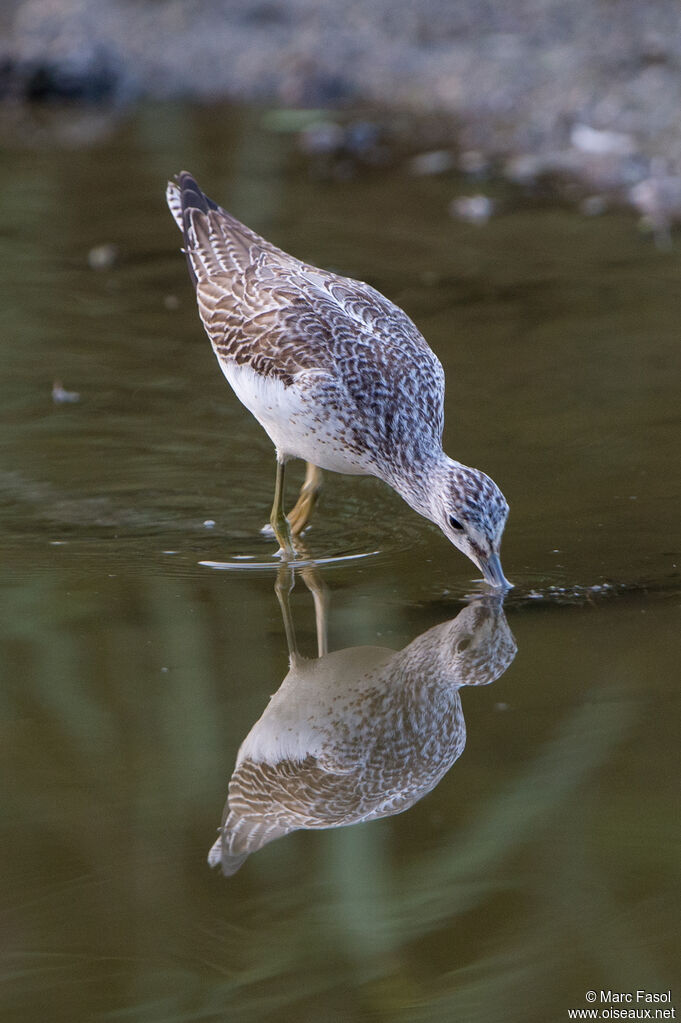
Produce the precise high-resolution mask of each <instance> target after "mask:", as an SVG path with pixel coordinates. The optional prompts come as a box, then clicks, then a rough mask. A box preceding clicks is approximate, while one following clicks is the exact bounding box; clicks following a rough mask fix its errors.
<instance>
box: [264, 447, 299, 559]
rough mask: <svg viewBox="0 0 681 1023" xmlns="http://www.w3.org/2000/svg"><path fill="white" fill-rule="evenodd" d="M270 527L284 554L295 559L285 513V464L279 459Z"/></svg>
mask: <svg viewBox="0 0 681 1023" xmlns="http://www.w3.org/2000/svg"><path fill="white" fill-rule="evenodd" d="M270 525H271V527H272V529H273V531H274V535H275V537H276V539H277V542H278V543H279V546H280V548H281V550H282V551H283V552H284V554H286V556H287V557H289V558H293V557H295V553H296V552H295V548H294V546H293V540H292V539H291V529H290V527H289V524H288V519H287V518H286V513H285V512H284V463H283V462H280V461H279V459H277V479H276V482H275V485H274V504H273V505H272V514H271V515H270Z"/></svg>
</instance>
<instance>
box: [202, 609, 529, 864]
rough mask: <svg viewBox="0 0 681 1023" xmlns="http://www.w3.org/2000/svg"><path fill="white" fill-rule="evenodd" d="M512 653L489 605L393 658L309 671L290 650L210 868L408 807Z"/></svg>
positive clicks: (348, 652)
mask: <svg viewBox="0 0 681 1023" xmlns="http://www.w3.org/2000/svg"><path fill="white" fill-rule="evenodd" d="M290 635H291V636H292V632H291V634H290ZM515 652H516V645H515V641H514V639H513V636H512V635H511V632H510V630H509V628H508V624H507V622H506V618H505V616H504V613H503V610H502V602H501V599H500V598H494V597H487V598H485V599H480V600H476V601H474V602H473V603H471V604H469V605H468V606H467V607H465V608H464V609H463V610H462V611H461V612H460V614H458V615H457V617H456V618H455V619H453V621H449V622H444V623H443V624H441V625H437V626H435V627H434V628H432V629H429V630H428V632H425V633H423V635H421V636H419V637H418V638H417V639H415V640H414V641H413V642H412V643H410V644H409V646H407V647H405V648H404V650H400V651H398V652H395V651H393V650H389V649H387V648H384V647H349V648H347V649H345V650H338V651H336V652H334V653H330V654H325V655H324V656H322V657H318V658H316V659H314V660H308V659H306V658H303V657H301V656H300V654H298V652H297V650H296V649H295V641H294V643H293V647H292V650H291V667H290V670H289V673H288V674H287V676H286V678H285V679H284V681H283V682H282V684H281V686H280V687H279V689H278V691H277V692H276V693H275V694H274V696H273V697H272V698H271V700H270V702H269V704H268V706H267V708H266V710H265V712H264V714H263V715H262V717H261V718H260V719H259V720H258V721H257V722H256V723H255V725H254V726H253V728H252V729H251V731H250V732H249V733H248V735H247V736H246V739H245V740H244V742H243V743H242V745H241V748H240V750H239V754H238V757H237V763H236V768H235V770H234V773H233V775H232V778H231V780H230V783H229V790H228V797H227V804H226V806H225V811H224V816H223V825H222V828H221V829H220V836H219V838H218V840H217V841H216V842H215V844H214V845H213V847H212V849H211V850H210V853H209V857H208V861H209V863H210V864H211V866H218V865H220V866H221V867H222V872H223V874H225V875H230V874H233V873H235V872H236V871H237V870H238V869H239V867H240V866H241V865H242V863H243V862H244V860H245V859H246V857H247V856H248V855H249V854H250V853H253V852H256V851H257V850H258V849H261V848H262V847H263V846H264V845H266V844H267V843H268V842H271V841H273V839H275V838H280V837H281V836H283V835H286V834H288V833H289V832H290V831H295V830H296V829H298V828H335V827H341V826H343V825H347V824H356V823H359V822H360V821H369V820H373V819H374V818H377V817H388V816H390V815H392V814H396V813H400V812H401V811H402V810H406V809H407V808H408V807H410V806H412V805H413V804H414V803H415V802H417V801H418V800H419V799H421V798H422V797H423V796H425V795H426V794H427V793H428V792H430V790H431V789H433V788H434V787H435V785H437V783H438V782H439V781H440V779H441V778H442V777H443V775H444V774H445V773H446V772H447V771H448V770H449V768H450V767H451V766H452V764H453V763H454V761H455V760H456V759H457V758H458V757H459V756H460V755H461V753H462V751H463V748H464V745H465V742H466V726H465V723H464V719H463V712H462V710H461V700H460V697H459V692H458V690H459V689H460V688H461V687H462V686H471V685H486V684H488V683H489V682H494V681H495V679H497V678H499V676H500V675H501V674H502V673H503V672H504V671H505V670H506V668H507V667H508V666H509V664H510V663H511V661H512V660H513V658H514V656H515Z"/></svg>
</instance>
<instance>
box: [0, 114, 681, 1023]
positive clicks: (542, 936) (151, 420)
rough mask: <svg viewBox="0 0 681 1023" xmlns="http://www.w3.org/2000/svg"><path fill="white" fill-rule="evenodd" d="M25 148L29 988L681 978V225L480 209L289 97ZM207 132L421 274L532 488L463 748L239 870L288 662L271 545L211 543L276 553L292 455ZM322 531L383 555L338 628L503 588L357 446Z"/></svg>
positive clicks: (399, 1011) (556, 1010)
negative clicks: (441, 764)
mask: <svg viewBox="0 0 681 1023" xmlns="http://www.w3.org/2000/svg"><path fill="white" fill-rule="evenodd" d="M5 145H6V148H5V150H4V152H3V160H2V162H1V163H0V184H1V185H2V188H1V189H0V195H1V196H2V204H3V227H4V231H3V235H2V238H1V239H0V253H1V255H2V265H3V268H4V273H3V275H2V278H1V279H0V300H1V301H2V306H3V310H4V321H3V322H4V325H5V331H4V335H3V354H4V372H3V374H2V378H1V379H0V397H1V399H2V401H1V411H0V415H1V416H2V425H3V446H2V454H1V456H0V498H1V501H0V525H1V526H2V537H3V540H2V543H3V569H4V571H3V577H2V583H1V586H2V607H3V614H2V617H1V619H0V656H1V659H2V669H3V670H2V678H3V684H2V686H1V687H0V710H1V714H2V740H3V741H2V752H1V754H0V756H1V757H2V761H3V765H2V766H3V776H4V777H5V778H6V779H7V781H8V784H6V786H5V789H4V792H3V799H2V811H3V812H2V820H3V823H4V828H5V836H4V838H5V840H4V843H3V870H2V872H1V879H2V880H1V881H0V905H1V907H2V912H3V918H4V934H5V941H4V943H3V951H2V955H1V959H0V968H1V969H2V976H3V979H4V981H5V983H4V984H3V988H2V994H0V1005H1V1006H2V1014H3V1016H6V1017H7V1018H8V1019H12V1020H24V1019H26V1020H33V1019H36V1018H45V1012H46V1008H45V1007H46V1006H49V1012H50V1019H51V1020H55V1021H60V1020H65V1021H66V1020H68V1021H73V1020H80V1019H82V1020H116V1019H120V1020H126V1019H139V1020H144V1021H148V1020H151V1021H155V1020H158V1021H159V1023H161V1021H164V1023H167V1021H170V1020H177V1021H184V1020H202V1019H206V1020H209V1019H230V1020H231V1019H235V1020H239V1021H242V1020H243V1021H249V1020H253V1021H255V1020H258V1021H259V1020H262V1019H273V1020H282V1021H283V1020H287V1021H288V1020H299V1019H306V1018H314V1019H324V1020H326V1019H328V1020H357V1021H365V1020H370V1019H371V1020H373V1019H380V1020H390V1021H392V1020H396V1021H400V1023H401V1021H403V1020H405V1021H406V1020H410V1021H411V1020H421V1019H423V1020H437V1019H443V1020H445V1019H447V1020H449V1019H452V1018H465V1019H468V1020H472V1021H476V1023H477V1021H488V1020H489V1021H501V1020H503V1021H504V1023H507V1021H509V1020H510V1021H513V1020H518V1021H520V1020H522V1021H523V1023H524V1021H526V1020H537V1023H546V1020H547V1019H561V1018H565V1013H566V1011H567V1009H568V1008H570V1007H573V1006H579V1005H581V1004H582V998H583V994H584V991H585V990H586V989H587V988H588V987H590V986H594V987H596V988H600V986H612V987H613V988H617V989H620V990H628V989H629V988H631V987H633V988H636V987H638V986H642V987H643V986H647V987H649V988H650V989H655V987H656V986H657V987H658V988H659V989H666V988H667V987H669V986H672V987H674V979H675V974H677V971H678V967H677V958H678V957H677V949H678V938H679V931H678V919H679V912H678V908H679V907H678V899H677V895H676V892H677V887H676V879H677V874H678V841H679V834H678V820H677V816H678V815H676V814H675V812H673V808H674V807H675V803H676V800H677V788H678V785H677V782H676V779H677V776H678V775H677V771H678V767H677V763H676V761H677V750H678V740H677V738H676V732H675V725H676V721H677V719H678V693H677V689H678V686H677V682H678V663H679V654H680V653H681V651H679V641H678V636H679V628H678V613H679V608H678V603H679V601H678V589H679V587H678V552H679V550H680V549H681V544H680V543H679V526H678V511H677V510H678V500H679V479H678V473H677V472H675V471H674V466H675V465H676V462H677V461H678V458H677V452H678V439H679V426H678V368H679V355H678V310H677V308H676V307H677V304H678V303H677V298H676V293H677V279H678V270H679V266H678V263H679V260H678V254H677V253H676V252H675V251H671V252H669V253H659V252H656V251H655V250H654V249H652V248H651V247H650V246H649V245H648V244H647V243H646V242H645V240H644V239H642V238H640V237H639V236H638V235H637V234H636V232H635V231H634V228H633V224H632V223H631V221H630V220H629V219H628V218H627V217H624V216H619V215H617V214H612V215H609V216H607V217H604V218H601V219H599V220H589V221H586V220H582V219H580V218H578V217H577V216H576V215H575V214H573V213H572V212H571V211H569V210H566V209H555V208H549V209H546V208H544V209H539V208H531V207H528V206H527V205H525V206H523V205H520V204H517V203H515V201H514V198H513V197H512V196H509V197H508V198H506V199H505V201H506V207H505V211H504V212H503V214H502V215H500V216H499V217H498V218H493V219H492V220H491V221H490V223H489V224H488V225H487V226H486V227H485V228H484V229H476V228H473V227H471V226H467V225H461V224H459V223H457V222H455V221H452V220H450V219H449V218H448V216H447V214H446V209H447V204H448V202H449V200H450V199H451V197H452V195H453V194H454V193H455V192H456V191H458V190H460V189H462V188H464V187H465V186H466V183H465V182H462V181H460V180H459V179H457V178H456V177H455V176H445V177H442V178H436V179H432V178H428V179H425V178H423V179H414V178H410V177H409V176H407V175H406V174H404V173H402V172H401V170H400V169H399V168H398V169H395V170H389V171H385V172H382V173H380V174H368V175H359V176H357V177H356V178H355V179H354V180H351V181H347V182H345V183H343V184H340V185H339V184H334V183H332V182H327V181H317V180H314V179H311V178H309V177H308V176H307V174H306V169H305V167H304V166H303V165H302V164H301V161H300V158H299V157H298V156H297V155H296V154H295V152H294V150H293V145H292V143H291V141H290V140H288V139H287V138H283V137H282V136H280V135H275V134H273V133H269V132H268V131H266V130H264V129H262V128H261V126H260V114H259V113H258V112H257V111H246V112H234V111H223V110H220V109H216V110H212V111H198V112H197V111H194V110H191V109H188V108H172V107H168V108H165V109H161V108H154V109H148V110H145V111H142V112H141V114H140V115H139V116H138V117H135V118H132V119H131V120H129V121H127V122H125V123H121V124H119V125H117V126H115V127H114V128H113V130H112V134H111V135H110V136H105V135H103V136H101V137H100V138H99V140H98V141H95V142H94V143H93V144H92V145H91V146H90V147H89V148H85V149H83V148H69V147H61V148H60V147H56V148H55V147H49V148H47V147H42V148H41V147H40V146H39V147H38V148H37V149H36V148H31V149H27V148H26V147H23V148H22V147H15V148H10V147H8V146H7V144H6V143H5ZM181 166H186V167H188V168H189V169H191V170H194V171H195V172H196V173H201V178H202V180H205V183H206V187H207V188H209V190H210V191H212V192H213V193H214V194H217V195H220V196H221V197H223V196H224V197H225V200H226V201H229V200H230V199H231V204H232V206H233V208H234V210H235V212H237V213H238V215H240V216H241V217H242V218H243V219H244V220H246V221H247V222H250V223H252V224H253V226H254V227H255V228H257V229H258V230H261V231H262V232H263V233H265V234H266V235H267V236H268V237H271V238H273V239H274V240H276V241H277V242H279V243H280V244H282V245H283V246H284V247H285V248H286V249H288V250H289V251H292V252H294V253H296V254H298V255H300V256H301V257H303V258H306V259H309V260H310V261H312V262H314V263H318V264H321V265H324V266H329V267H331V268H332V269H336V270H338V271H339V272H341V273H347V274H351V275H353V276H357V277H360V278H364V279H367V280H369V281H370V283H372V284H374V285H376V286H377V287H378V288H379V289H380V290H382V291H383V292H385V293H386V294H387V295H389V296H390V297H391V298H393V299H394V300H395V301H397V302H398V303H400V304H402V305H403V306H404V307H405V308H406V309H407V311H408V312H409V313H410V314H411V315H412V316H413V317H414V319H415V320H416V321H417V323H418V324H419V326H420V327H421V328H422V329H423V331H424V333H425V334H426V336H427V337H428V339H429V341H430V342H431V344H432V346H433V348H434V349H435V350H436V351H437V352H438V354H439V355H440V356H441V358H442V360H443V362H444V363H445V367H446V371H447V378H448V419H447V435H446V437H445V441H446V446H447V448H448V449H449V450H451V451H452V452H453V453H456V454H457V456H459V457H461V459H462V460H464V461H466V462H468V463H469V464H474V465H480V466H481V467H483V468H485V469H486V470H488V471H489V472H490V473H491V474H492V475H493V476H494V477H495V478H497V479H498V480H499V482H500V484H501V485H502V486H503V489H504V491H505V492H507V493H508V496H509V498H510V500H511V506H512V515H511V519H510V522H509V527H508V530H507V535H506V540H505V546H504V565H505V566H507V569H508V572H509V575H510V577H511V578H513V580H514V582H515V583H516V585H517V590H516V591H514V593H513V595H512V596H511V598H510V600H509V601H508V603H507V613H508V615H509V620H510V624H511V628H512V631H513V633H514V634H515V636H516V638H517V641H518V646H519V654H518V657H517V659H516V661H515V662H514V663H513V665H512V666H511V668H510V669H509V671H508V672H507V673H506V674H505V675H504V677H503V678H502V679H499V680H498V682H496V683H495V685H494V686H492V687H490V688H489V689H480V690H476V691H475V692H474V693H468V694H467V695H468V697H469V698H468V699H467V701H466V722H467V726H468V734H469V738H468V743H467V748H466V753H465V756H463V757H462V758H461V759H460V761H459V762H458V763H457V764H456V767H455V769H454V770H453V771H452V772H450V774H449V775H447V776H446V777H445V778H444V779H443V781H442V782H441V784H440V785H439V786H438V787H437V788H436V789H435V790H434V791H433V792H431V793H430V794H429V795H428V797H427V798H426V799H424V800H423V801H422V802H420V803H418V804H417V805H416V806H414V807H412V809H411V810H409V812H408V813H406V814H404V815H401V816H399V817H395V818H391V819H388V820H383V821H375V822H373V823H370V824H367V825H360V826H358V827H355V828H349V829H346V830H340V831H337V832H322V833H317V834H314V833H309V834H294V835H291V836H289V837H288V838H286V839H285V840H284V841H282V842H277V843H274V844H273V845H272V846H270V847H268V848H267V849H263V850H262V851H261V852H260V853H258V855H257V856H254V857H252V858H251V860H249V862H248V864H247V865H245V866H244V868H242V871H241V872H240V873H239V874H238V875H236V876H235V877H234V878H232V879H231V880H229V881H226V880H224V879H221V878H219V877H217V876H216V875H215V874H213V873H211V872H210V871H209V869H208V868H207V866H206V865H205V851H206V848H207V847H208V846H209V845H210V843H211V841H213V840H214V837H215V824H216V820H217V819H218V818H219V811H220V807H221V805H222V802H223V800H224V793H225V788H226V783H227V780H228V778H229V776H230V774H231V772H232V769H233V766H234V758H235V755H236V751H237V749H238V746H239V743H240V742H241V740H242V738H243V736H244V735H245V734H246V733H247V731H248V730H249V728H250V727H251V725H252V723H253V721H255V720H256V718H257V717H258V716H259V714H260V713H261V712H262V708H263V706H264V704H265V701H266V699H267V697H268V695H269V694H270V693H271V692H273V691H274V690H275V689H276V687H277V685H278V684H279V681H280V680H281V679H282V678H283V676H284V674H285V673H286V664H287V657H286V644H285V637H284V634H283V630H282V625H281V621H280V617H279V611H278V608H277V605H276V601H275V599H274V595H273V592H272V585H273V582H274V576H273V574H272V573H270V572H267V571H263V572H260V573H259V572H253V573H242V574H239V575H231V574H229V573H220V572H213V571H211V570H210V569H207V568H205V567H201V566H200V565H199V564H198V562H200V561H211V560H212V561H226V560H230V559H232V558H234V557H238V556H241V557H243V556H245V555H247V556H249V557H252V558H253V559H254V560H263V561H264V560H266V559H267V558H268V557H269V556H270V547H269V546H268V543H267V541H266V540H264V539H262V538H261V537H260V536H259V533H258V529H259V526H260V525H261V524H262V523H263V522H264V521H265V519H266V517H267V513H268V504H269V500H270V497H271V493H270V492H271V478H272V465H271V450H270V445H269V442H268V440H267V438H266V437H265V436H264V435H262V434H261V432H260V431H259V428H258V427H257V424H255V423H254V422H252V421H251V420H250V417H248V415H247V414H246V413H244V412H243V410H241V409H240V408H239V407H238V405H237V404H236V402H234V400H233V399H232V398H231V396H230V394H229V393H228V391H227V389H226V385H225V384H224V381H223V380H222V378H221V375H220V374H219V372H218V370H217V367H216V366H215V365H214V361H213V358H212V356H211V354H210V351H209V350H208V345H207V342H206V340H205V338H204V337H203V336H202V335H201V332H200V328H199V327H198V325H197V322H196V315H195V310H194V305H193V303H194V299H193V296H192V295H191V293H190V291H189V288H188V285H187V282H186V280H185V270H184V267H183V265H182V261H181V260H180V259H179V257H178V254H177V238H176V232H175V228H174V225H173V224H172V222H171V221H170V219H169V218H168V216H167V212H166V211H165V209H164V206H163V196H162V193H163V187H164V184H165V179H166V177H167V175H168V174H170V173H172V172H174V171H176V170H177V169H179V168H180V167H181ZM502 198H503V196H502ZM502 208H503V207H502ZM102 244H113V245H116V246H117V247H118V253H119V255H118V258H117V259H116V260H114V262H113V265H112V266H111V267H110V268H108V269H103V270H100V271H94V270H92V269H91V268H90V267H89V265H88V253H89V252H90V250H91V249H92V248H93V247H94V246H98V245H102ZM55 379H58V380H60V381H61V382H62V383H63V385H64V387H66V388H67V389H70V390H74V391H77V392H79V394H80V396H81V398H80V401H79V402H77V403H73V404H68V405H58V406H57V405H54V404H53V403H52V400H51V388H52V385H53V382H54V381H55ZM207 519H214V520H215V522H216V526H215V528H214V529H213V530H207V529H206V528H205V527H204V525H203V524H204V522H205V521H206V520H207ZM308 543H309V545H310V547H311V548H313V553H315V554H318V555H328V554H339V553H345V554H348V553H350V554H352V553H361V552H365V551H367V550H376V549H378V550H380V552H381V553H380V554H379V555H378V556H376V557H375V558H373V559H367V561H365V562H356V563H351V562H348V563H345V564H341V565H337V566H335V567H334V566H329V567H328V568H327V569H324V570H323V572H324V577H325V579H326V581H327V583H328V585H329V586H330V587H331V589H332V591H333V619H332V623H331V638H332V646H333V647H334V648H341V647H344V646H354V645H360V644H368V645H379V646H390V647H394V648H395V649H398V648H402V647H404V646H406V645H407V644H408V643H409V642H411V641H412V640H413V639H414V637H416V636H418V635H420V634H421V633H423V632H425V631H426V630H427V629H429V628H431V627H434V626H437V625H438V624H440V623H441V622H443V621H446V620H448V619H450V618H452V617H453V616H454V615H455V614H456V613H457V611H458V610H459V609H460V600H461V598H462V597H463V595H464V594H465V593H466V592H468V591H469V590H470V589H471V588H473V587H472V584H471V582H470V578H469V574H470V573H469V571H468V569H467V567H466V566H465V564H464V562H463V559H461V558H460V557H459V556H457V555H456V553H455V552H450V551H449V550H448V549H447V548H446V545H445V544H444V542H443V540H442V538H441V537H440V536H439V534H438V533H437V531H435V530H434V529H433V530H431V529H429V527H428V526H427V525H426V524H424V523H423V522H422V521H421V520H418V519H417V517H416V516H414V515H412V513H411V512H410V511H409V509H408V508H406V507H404V506H403V505H402V503H401V502H400V501H399V499H397V498H394V497H393V495H391V494H390V493H389V492H388V491H387V490H386V489H385V488H382V487H380V485H378V484H376V483H375V482H373V481H369V480H347V479H342V478H338V479H333V480H332V481H330V482H329V484H328V487H327V493H326V494H325V498H324V503H323V505H322V507H321V509H320V516H319V520H318V522H317V523H315V527H314V529H313V530H311V531H310V534H309V536H308ZM169 551H174V552H176V553H165V552H169ZM606 582H610V583H612V584H613V589H612V590H610V591H603V590H593V587H594V586H602V585H603V584H604V583H606ZM292 599H293V603H294V611H295V613H296V622H297V627H298V633H299V641H300V644H301V648H303V649H307V650H312V649H314V618H313V613H312V608H311V607H310V604H309V598H308V599H305V595H304V594H301V593H298V592H296V593H294V594H293V598H292ZM563 600H569V601H572V604H573V605H574V606H561V603H560V602H561V601H563Z"/></svg>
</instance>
